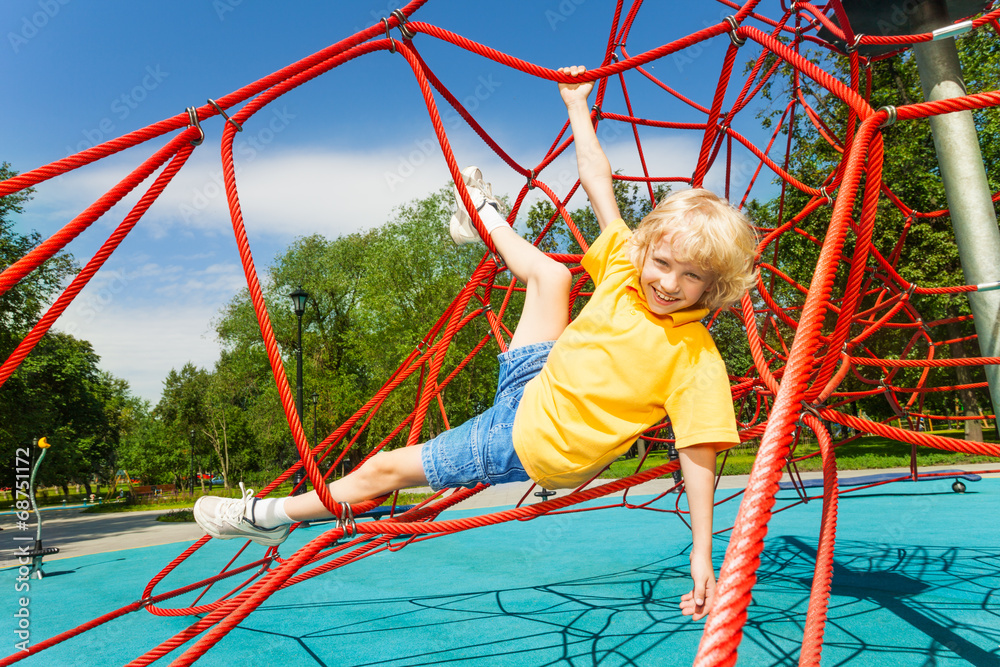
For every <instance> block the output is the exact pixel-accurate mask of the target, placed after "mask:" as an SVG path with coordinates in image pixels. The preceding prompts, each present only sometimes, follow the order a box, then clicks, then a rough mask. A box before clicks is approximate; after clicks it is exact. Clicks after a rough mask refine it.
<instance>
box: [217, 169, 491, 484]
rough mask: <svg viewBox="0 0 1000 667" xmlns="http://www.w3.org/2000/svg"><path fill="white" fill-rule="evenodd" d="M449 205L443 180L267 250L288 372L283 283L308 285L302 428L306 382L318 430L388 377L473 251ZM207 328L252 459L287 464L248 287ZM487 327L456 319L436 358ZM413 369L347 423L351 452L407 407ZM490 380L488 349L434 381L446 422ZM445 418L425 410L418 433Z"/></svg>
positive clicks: (382, 433) (290, 323)
mask: <svg viewBox="0 0 1000 667" xmlns="http://www.w3.org/2000/svg"><path fill="white" fill-rule="evenodd" d="M451 207H452V195H451V192H450V190H449V189H443V190H441V191H440V192H437V193H433V194H431V195H429V196H428V197H425V198H423V199H420V200H416V201H414V202H412V203H410V204H408V205H406V206H403V207H400V208H399V209H398V210H397V211H396V212H395V214H394V217H393V219H392V220H390V221H388V222H387V223H386V224H384V225H383V226H381V227H379V228H377V229H373V230H369V231H366V232H358V233H354V234H347V235H343V236H341V237H339V238H337V239H327V238H324V237H322V236H320V235H312V236H308V237H303V238H300V239H297V240H296V241H295V242H294V243H293V244H292V245H291V246H290V247H289V248H288V249H287V251H285V252H284V253H282V254H281V255H279V256H278V257H277V258H276V259H275V262H274V264H273V266H272V267H271V269H270V272H269V274H268V276H267V280H266V281H265V287H264V291H265V296H266V299H267V302H268V310H269V314H270V317H271V321H272V324H273V327H274V331H275V336H276V338H277V341H278V345H279V348H280V349H281V351H282V354H283V360H284V364H285V372H286V375H287V376H288V378H289V379H290V381H291V382H294V377H295V345H296V334H297V332H296V318H295V315H294V313H293V311H292V308H291V302H290V301H289V299H288V294H289V293H290V292H291V291H293V290H294V289H296V288H297V287H300V286H301V287H302V288H303V289H305V290H306V291H307V292H308V293H309V295H310V299H309V301H308V303H307V306H306V312H305V315H304V317H303V362H304V377H305V382H304V384H305V392H304V393H305V395H306V398H305V400H306V406H305V412H306V414H305V415H304V419H303V421H304V426H305V429H306V433H307V434H308V435H309V437H310V440H312V437H311V436H312V432H313V429H311V428H309V426H311V423H310V422H311V419H310V417H311V415H309V414H308V413H309V402H310V401H309V396H310V395H311V394H312V393H313V392H314V391H315V392H316V393H317V395H318V407H319V410H318V411H317V412H318V422H319V424H318V425H317V426H318V428H316V429H315V430H316V431H318V432H319V434H320V437H321V438H322V437H323V436H324V435H326V434H328V433H330V432H331V430H332V429H333V428H335V427H336V426H337V425H339V424H341V423H343V422H344V421H345V420H346V419H347V418H348V417H349V416H351V415H352V414H354V413H355V412H356V411H357V410H358V409H359V408H360V407H361V406H362V405H363V404H364V402H365V401H367V400H368V399H369V398H370V397H371V396H372V395H373V394H374V393H375V392H376V391H377V390H378V389H379V388H380V387H381V386H382V385H383V384H384V383H385V382H386V381H387V380H388V379H389V378H390V377H391V375H392V373H393V372H394V371H395V370H396V368H397V367H398V366H399V364H400V363H401V362H402V361H403V360H404V359H405V358H406V357H407V355H409V354H410V353H411V352H412V351H413V350H414V349H415V348H416V347H417V345H418V344H419V343H420V342H421V340H422V339H423V338H424V336H425V335H426V334H427V332H428V331H429V330H430V329H431V328H432V326H433V325H434V323H435V322H436V321H437V320H438V318H439V317H440V315H441V313H442V312H444V311H445V309H446V308H447V306H448V304H449V303H450V302H451V301H452V299H454V298H455V296H456V295H457V294H458V292H459V290H461V289H462V287H463V286H464V285H465V283H466V281H467V280H468V277H469V276H470V275H471V273H472V271H473V269H474V267H475V265H476V263H477V262H478V261H479V259H480V258H481V257H482V255H483V252H482V248H481V247H478V248H477V247H470V246H464V247H456V246H455V244H454V243H453V242H452V241H451V239H450V238H449V236H448V231H447V222H448V219H449V217H450V215H451V210H452V208H451ZM470 307H471V306H470ZM216 331H217V333H218V336H219V339H220V341H221V343H222V346H223V349H224V353H223V355H222V359H221V360H220V364H219V365H218V366H217V367H216V373H217V374H220V373H223V372H225V373H234V374H235V375H236V376H237V377H239V378H240V380H239V382H238V384H239V386H240V392H241V395H240V397H239V400H238V401H235V400H234V401H231V404H232V405H238V406H239V408H240V409H241V410H242V411H243V412H244V415H245V416H246V421H245V423H246V426H247V430H248V433H249V437H248V442H250V443H251V445H250V448H251V449H252V450H253V451H255V452H256V454H257V457H258V465H260V466H262V467H268V466H271V465H273V464H277V465H280V466H282V467H284V466H287V465H289V464H290V463H291V462H292V461H294V458H295V456H296V453H295V451H294V448H293V447H292V444H291V434H290V433H289V431H288V427H287V423H286V420H285V417H284V412H283V410H282V408H281V405H280V402H279V400H278V394H277V390H276V387H275V384H274V380H273V378H272V377H271V373H270V369H269V365H268V361H267V358H266V354H265V351H264V348H263V343H262V341H261V337H260V331H259V327H258V324H257V320H256V317H255V315H254V313H253V309H252V306H251V304H250V300H249V296H248V294H247V292H246V291H243V292H241V293H240V294H238V295H237V296H236V297H234V299H233V300H232V301H231V302H230V303H229V304H228V305H227V306H226V307H225V308H224V309H223V311H222V313H221V314H220V318H219V320H218V322H217V323H216ZM486 331H487V326H486V323H485V322H484V321H483V319H482V318H477V319H476V320H475V321H474V322H473V324H471V325H470V326H468V327H466V328H465V329H464V330H463V331H460V332H459V333H458V335H457V336H456V339H455V340H454V342H453V344H452V345H451V347H450V348H449V350H448V353H447V355H446V358H445V362H444V368H445V369H451V368H453V367H454V366H455V364H457V363H458V362H459V361H460V360H461V359H462V358H463V357H464V355H465V354H466V353H467V352H468V351H469V350H471V349H472V348H473V347H474V345H475V344H476V343H477V342H478V341H479V340H480V339H481V338H482V337H483V336H484V335H485V333H486ZM418 379H419V373H417V374H415V376H414V377H413V378H411V379H410V380H408V382H407V384H406V385H405V386H404V387H401V388H400V390H399V391H396V392H393V394H392V395H390V396H389V397H388V398H387V400H386V403H385V404H384V405H383V406H382V408H381V409H380V410H379V411H378V413H377V414H376V415H375V416H374V417H373V418H372V420H371V421H370V422H369V423H368V424H367V426H366V427H365V428H364V430H363V431H362V432H361V433H357V432H355V433H353V434H351V435H352V437H353V436H355V435H357V436H358V438H357V442H356V445H355V446H354V448H353V450H352V456H351V457H350V460H351V461H352V462H355V463H356V462H357V460H359V458H360V456H362V455H363V454H364V453H366V452H367V451H368V450H369V449H370V448H371V447H372V446H374V445H375V444H377V443H379V442H381V441H382V440H383V439H384V438H385V437H386V436H387V435H388V434H389V433H391V432H392V431H393V429H395V428H396V426H397V425H398V424H399V423H400V422H401V421H402V420H403V419H405V416H406V415H408V414H409V413H410V412H412V410H413V396H414V393H415V391H414V390H415V383H416V382H417V380H418ZM495 382H496V360H495V359H494V358H493V355H490V354H483V355H477V357H476V358H475V359H474V360H473V361H472V362H471V363H470V364H469V365H468V366H467V367H466V368H465V369H464V371H463V372H462V373H460V374H459V375H458V376H457V377H456V378H455V380H454V381H453V382H452V383H451V384H450V385H449V387H448V388H447V389H446V391H445V392H444V400H445V404H446V407H447V414H448V418H449V420H450V422H451V423H460V422H461V421H463V420H465V419H467V418H469V417H471V416H472V415H473V414H475V413H476V412H477V411H481V410H482V409H483V408H484V407H485V406H486V405H488V404H489V403H491V402H492V394H493V391H494V389H495ZM234 384H236V383H233V382H230V383H228V386H230V387H232V386H234ZM293 391H294V387H293ZM443 428H444V422H443V418H442V417H441V414H440V411H439V410H432V411H430V413H429V414H428V419H427V422H426V424H425V427H424V430H423V436H424V437H429V435H433V434H435V433H436V432H438V431H440V430H441V429H443ZM403 437H405V432H404V435H403V436H401V439H402V438H403ZM247 451H250V450H247ZM247 469H249V468H247Z"/></svg>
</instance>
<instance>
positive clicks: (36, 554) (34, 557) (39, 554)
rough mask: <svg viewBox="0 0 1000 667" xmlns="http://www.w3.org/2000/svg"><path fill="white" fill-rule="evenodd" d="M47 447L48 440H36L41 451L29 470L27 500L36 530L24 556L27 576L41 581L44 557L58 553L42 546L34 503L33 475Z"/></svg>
mask: <svg viewBox="0 0 1000 667" xmlns="http://www.w3.org/2000/svg"><path fill="white" fill-rule="evenodd" d="M49 447H51V445H50V444H49V441H48V440H46V439H45V438H39V439H38V448H39V449H41V450H42V451H41V453H40V454H39V455H38V458H37V459H36V460H35V465H34V467H32V469H31V480H30V481H29V482H28V499H29V500H30V501H31V509H32V511H34V513H35V523H36V526H37V528H36V529H35V546H34V547H32V548H31V549H29V550H28V551H27V552H25V554H24V555H25V556H28V557H29V558H31V573H30V574H29V575H28V576H29V577H35V578H37V579H41V578H42V577H43V576H44V572H43V571H42V560H43V559H44V558H45V557H46V556H51V555H52V554H57V553H59V547H46V546H43V545H42V513H41V511H39V509H38V504H37V503H36V502H35V475H36V474H38V469H39V468H41V467H42V461H43V460H45V455H46V454H47V453H48V451H49Z"/></svg>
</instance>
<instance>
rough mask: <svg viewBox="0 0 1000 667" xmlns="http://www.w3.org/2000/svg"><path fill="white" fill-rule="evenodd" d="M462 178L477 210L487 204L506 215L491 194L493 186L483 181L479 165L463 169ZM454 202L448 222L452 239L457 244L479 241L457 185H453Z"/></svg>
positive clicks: (477, 233)
mask: <svg viewBox="0 0 1000 667" xmlns="http://www.w3.org/2000/svg"><path fill="white" fill-rule="evenodd" d="M462 180H464V181H465V185H466V187H467V188H468V189H469V196H471V197H472V203H473V204H475V206H476V210H477V211H481V210H483V207H484V206H486V205H487V204H488V205H490V206H492V207H493V208H494V209H496V211H497V213H499V214H500V215H501V216H504V215H506V214H505V212H504V209H503V206H502V205H501V204H500V201H499V200H497V198H496V197H494V196H493V188H492V187H491V186H490V184H489V183H485V182H484V181H483V172H481V171H479V167H474V166H470V167H466V168H465V169H463V170H462ZM455 204H456V210H455V212H454V213H452V215H451V223H450V224H449V230H450V231H451V238H452V240H454V241H455V243H457V244H458V245H465V244H466V243H472V242H473V241H481V240H482V239H481V238H480V236H479V232H477V231H476V226H475V225H474V224H472V217H471V216H470V215H469V213H468V211H466V210H465V204H463V203H462V196H461V195H460V194H459V193H458V186H455Z"/></svg>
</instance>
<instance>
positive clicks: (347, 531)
mask: <svg viewBox="0 0 1000 667" xmlns="http://www.w3.org/2000/svg"><path fill="white" fill-rule="evenodd" d="M337 528H342V529H343V530H344V535H343V536H344V537H345V538H346V537H354V536H355V535H357V534H358V527H357V525H356V524H355V523H354V510H353V509H351V504H350V503H340V516H339V517H337Z"/></svg>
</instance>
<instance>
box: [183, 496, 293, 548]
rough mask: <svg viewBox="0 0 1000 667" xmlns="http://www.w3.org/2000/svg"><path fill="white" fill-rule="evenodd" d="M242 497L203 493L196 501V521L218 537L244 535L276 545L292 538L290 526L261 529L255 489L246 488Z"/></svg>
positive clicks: (268, 544) (206, 530) (213, 535)
mask: <svg viewBox="0 0 1000 667" xmlns="http://www.w3.org/2000/svg"><path fill="white" fill-rule="evenodd" d="M240 491H241V492H242V493H243V497H242V498H220V497H218V496H202V497H201V498H199V499H198V502H196V503H195V504H194V520H195V521H197V522H198V525H199V526H201V527H202V529H203V530H204V531H205V532H206V533H208V534H209V535H211V536H212V537H214V538H216V539H218V540H232V539H237V538H243V539H247V540H253V541H254V542H256V543H257V544H263V545H265V546H269V547H273V546H276V545H278V544H281V543H282V542H284V541H285V538H286V537H288V531H289V530H290V529H291V526H290V525H285V526H278V527H277V528H261V527H260V526H258V525H257V524H256V523H254V514H253V507H254V505H255V504H256V502H257V498H254V495H253V489H246V488H244V487H243V482H240Z"/></svg>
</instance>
